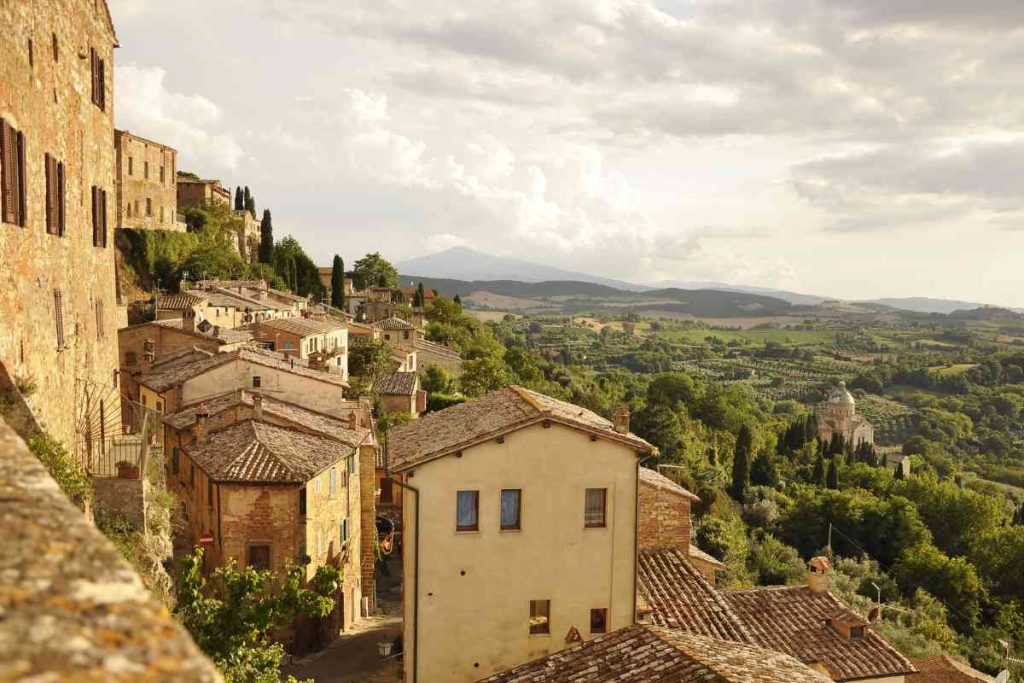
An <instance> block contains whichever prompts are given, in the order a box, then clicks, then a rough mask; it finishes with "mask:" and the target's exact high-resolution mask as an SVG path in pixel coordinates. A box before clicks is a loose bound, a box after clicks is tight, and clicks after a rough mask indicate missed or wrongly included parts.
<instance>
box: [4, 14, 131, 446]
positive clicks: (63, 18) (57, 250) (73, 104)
mask: <svg viewBox="0 0 1024 683" xmlns="http://www.w3.org/2000/svg"><path fill="white" fill-rule="evenodd" d="M0 25H2V26H3V27H4V30H3V31H0V83H3V84H4V87H3V88H0V119H3V121H4V123H5V124H6V126H8V127H10V130H12V131H17V132H20V133H21V136H22V137H21V139H22V140H23V146H22V149H23V155H22V156H23V163H22V164H17V163H15V164H10V167H11V168H10V169H9V170H14V168H17V167H19V166H20V167H21V168H22V169H23V171H24V173H23V174H22V178H23V186H24V201H23V202H22V203H21V204H22V205H23V207H24V218H23V219H20V218H19V219H17V220H15V221H14V222H12V221H9V220H8V221H5V222H2V223H0V253H2V254H3V268H0V319H2V320H3V321H4V323H3V325H0V363H3V365H4V366H5V367H6V369H7V370H8V372H9V373H10V374H11V375H12V376H13V377H14V378H16V379H21V380H28V379H31V380H32V381H33V382H34V384H35V385H36V387H37V389H36V391H35V393H34V394H33V395H32V396H31V398H30V402H31V405H32V407H33V410H34V411H35V412H36V414H37V416H38V417H39V419H40V421H41V422H42V424H43V426H44V427H45V428H46V429H47V430H48V431H50V432H51V433H52V434H53V435H54V436H55V437H56V438H58V439H60V440H61V441H63V442H64V443H65V444H67V445H68V446H69V448H71V449H73V450H74V451H76V452H79V453H82V452H84V450H85V445H86V443H87V442H88V441H89V440H90V439H95V438H98V434H96V433H94V432H95V431H96V429H95V428H96V426H98V424H99V422H100V421H101V419H100V415H101V414H102V416H103V417H102V422H103V424H104V426H105V428H107V429H108V431H107V434H108V435H110V434H111V433H112V432H116V430H117V429H118V427H119V424H120V406H119V401H118V387H117V380H116V375H115V372H114V371H115V370H116V368H117V335H116V334H115V331H116V321H117V319H118V317H119V315H118V300H117V293H116V289H115V270H114V244H113V234H112V233H113V229H114V224H115V222H114V196H115V192H114V146H113V138H114V126H113V113H114V112H113V104H114V86H113V76H114V60H113V49H114V47H115V44H116V37H115V35H114V30H113V26H112V24H111V22H110V15H109V12H108V11H107V7H106V3H105V2H103V0H98V1H94V0H62V1H60V2H58V1H57V0H35V1H33V2H4V3H0ZM15 135H16V133H15ZM11 139H12V140H13V139H16V137H12V138H11ZM48 157H52V159H53V160H54V165H53V166H51V163H50V162H48V161H47V159H48ZM0 164H2V161H0ZM48 169H49V170H48ZM54 173H56V174H57V175H56V176H55V175H53V174H54ZM48 176H50V177H52V178H54V179H57V178H59V181H60V182H59V183H55V184H54V185H50V184H49V183H48V181H47V178H48ZM48 187H50V188H51V192H50V193H49V194H51V195H56V196H54V197H53V199H55V200H56V199H58V197H61V196H62V198H63V201H59V200H57V201H54V202H52V203H50V204H49V205H48V191H47V190H48ZM58 187H59V189H58ZM94 188H96V189H95V190H94ZM104 192H105V193H106V195H105V196H106V198H107V199H106V201H104V200H103V197H104V195H103V193H104ZM17 199H18V197H17V195H12V196H9V198H8V200H9V201H11V200H13V201H15V202H16V201H17ZM104 205H105V209H104ZM48 206H50V207H52V208H53V211H48ZM54 217H56V218H54ZM54 220H56V221H57V223H56V224H54ZM48 226H52V228H51V231H49V232H48ZM61 233H63V234H61ZM101 406H102V407H101Z"/></svg>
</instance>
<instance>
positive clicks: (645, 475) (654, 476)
mask: <svg viewBox="0 0 1024 683" xmlns="http://www.w3.org/2000/svg"><path fill="white" fill-rule="evenodd" d="M640 483H641V484H642V485H647V486H653V487H654V488H656V489H661V490H662V491H668V492H670V493H675V494H678V495H680V496H683V497H684V498H689V499H690V500H695V501H699V500H700V498H698V497H697V496H696V495H694V494H693V493H690V492H689V491H687V490H686V489H684V488H683V487H682V486H680V485H679V484H677V483H675V482H674V481H672V480H671V479H669V478H668V477H666V476H665V475H664V474H662V473H661V472H658V471H657V470H652V469H651V468H650V467H641V468H640Z"/></svg>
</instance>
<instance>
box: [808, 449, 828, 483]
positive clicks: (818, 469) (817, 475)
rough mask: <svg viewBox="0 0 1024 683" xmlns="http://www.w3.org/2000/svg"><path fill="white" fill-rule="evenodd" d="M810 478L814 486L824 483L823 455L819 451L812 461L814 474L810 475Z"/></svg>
mask: <svg viewBox="0 0 1024 683" xmlns="http://www.w3.org/2000/svg"><path fill="white" fill-rule="evenodd" d="M811 479H812V480H813V482H814V484H815V485H816V486H824V485H825V456H824V455H822V454H821V453H820V452H819V453H818V458H817V459H816V460H815V461H814V474H812V475H811Z"/></svg>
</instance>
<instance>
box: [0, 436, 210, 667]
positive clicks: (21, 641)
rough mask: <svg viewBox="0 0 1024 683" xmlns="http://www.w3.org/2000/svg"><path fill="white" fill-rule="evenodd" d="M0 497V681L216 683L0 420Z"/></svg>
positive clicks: (107, 545)
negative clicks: (0, 495)
mask: <svg viewBox="0 0 1024 683" xmlns="http://www.w3.org/2000/svg"><path fill="white" fill-rule="evenodd" d="M0 491H3V492H4V504H3V505H0V576H2V577H3V580H2V581H0V610H2V612H3V615H4V617H3V619H0V680H4V681H7V680H28V679H31V680H40V681H42V680H67V681H72V680H75V681H78V680H88V681H121V680H160V681H211V682H213V681H219V680H220V675H219V674H218V673H217V671H216V670H215V669H214V667H213V665H212V664H211V663H210V662H209V661H208V660H207V659H206V658H205V657H203V656H202V654H200V652H199V650H198V649H197V648H196V646H195V644H194V643H193V642H192V639H191V638H190V637H189V635H188V634H187V633H186V632H185V630H184V629H183V628H182V627H181V626H179V625H178V624H177V623H176V622H175V621H174V620H173V619H171V618H170V616H169V615H168V614H167V610H166V609H165V608H164V606H163V605H161V604H160V603H159V602H157V600H155V599H154V598H153V596H152V595H151V594H150V593H149V592H148V591H147V590H146V589H145V588H144V587H143V584H142V581H141V580H140V579H139V577H138V575H137V574H136V573H135V572H134V571H133V570H132V569H131V568H130V567H129V566H128V564H127V563H126V562H125V560H124V558H122V557H121V555H120V553H119V552H118V551H117V550H116V549H115V548H114V547H113V545H111V543H110V542H109V541H108V540H107V539H106V538H104V537H103V535H102V534H101V533H100V532H99V531H97V530H96V527H94V526H93V525H92V523H91V522H89V520H88V519H87V518H86V517H85V516H84V515H83V514H82V513H81V511H79V510H78V509H77V508H75V507H74V506H73V505H72V504H71V503H70V502H68V500H67V498H65V497H64V494H63V493H61V491H60V489H58V488H57V484H56V483H55V482H54V481H53V479H51V478H50V477H49V475H48V474H47V473H46V471H45V470H44V469H43V467H42V465H41V464H40V463H39V461H38V460H37V459H36V458H35V456H33V455H32V454H31V453H29V452H28V450H27V449H26V448H25V445H24V443H23V442H22V441H21V440H20V439H19V438H18V437H17V436H16V435H15V434H14V432H13V431H12V430H11V429H10V428H9V427H7V426H6V425H5V424H4V423H3V421H2V420H0ZM40 558H46V561H40Z"/></svg>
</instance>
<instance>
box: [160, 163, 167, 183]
mask: <svg viewBox="0 0 1024 683" xmlns="http://www.w3.org/2000/svg"><path fill="white" fill-rule="evenodd" d="M160 182H161V184H162V183H164V182H166V181H165V180H164V167H163V166H161V167H160Z"/></svg>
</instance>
